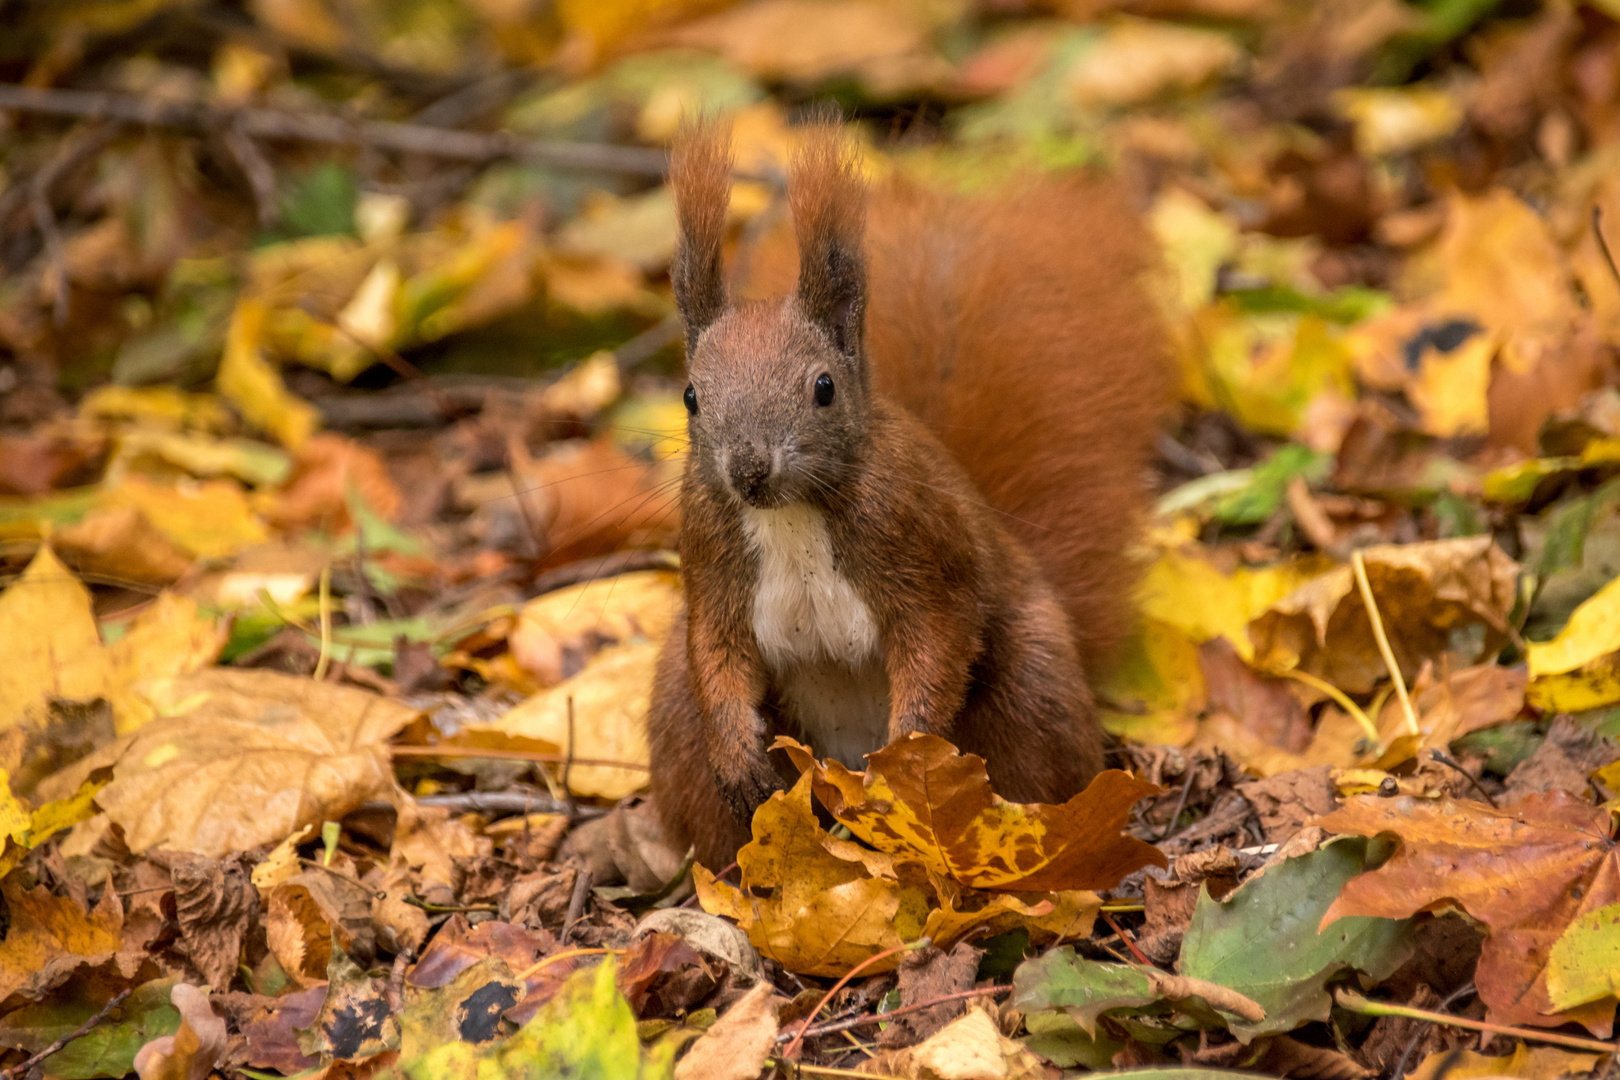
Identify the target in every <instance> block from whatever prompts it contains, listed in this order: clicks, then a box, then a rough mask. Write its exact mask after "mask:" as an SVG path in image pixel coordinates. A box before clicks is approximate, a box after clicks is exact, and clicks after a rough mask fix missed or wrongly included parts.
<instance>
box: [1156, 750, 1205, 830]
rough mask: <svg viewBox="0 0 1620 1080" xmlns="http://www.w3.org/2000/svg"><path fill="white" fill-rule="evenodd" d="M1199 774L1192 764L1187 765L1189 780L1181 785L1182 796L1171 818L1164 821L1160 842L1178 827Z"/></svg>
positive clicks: (1177, 801)
mask: <svg viewBox="0 0 1620 1080" xmlns="http://www.w3.org/2000/svg"><path fill="white" fill-rule="evenodd" d="M1197 775H1198V772H1197V770H1195V769H1194V768H1193V767H1192V766H1191V765H1190V764H1189V765H1188V766H1187V782H1186V783H1184V784H1182V785H1181V797H1180V798H1179V799H1177V800H1176V809H1175V811H1174V812H1173V813H1172V814H1171V815H1170V820H1169V821H1167V822H1165V823H1164V831H1163V832H1162V833H1160V834H1159V843H1161V844H1162V843H1164V842H1165V841H1166V840H1168V839H1170V830H1172V829H1174V828H1175V827H1176V821H1177V819H1179V818H1180V817H1181V811H1182V810H1183V809H1184V808H1185V807H1186V805H1187V796H1188V795H1189V794H1191V793H1192V786H1193V778H1194V777H1196V776H1197Z"/></svg>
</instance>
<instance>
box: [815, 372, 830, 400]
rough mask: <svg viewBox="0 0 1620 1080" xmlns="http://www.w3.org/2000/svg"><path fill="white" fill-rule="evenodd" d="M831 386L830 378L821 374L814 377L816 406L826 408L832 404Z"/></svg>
mask: <svg viewBox="0 0 1620 1080" xmlns="http://www.w3.org/2000/svg"><path fill="white" fill-rule="evenodd" d="M832 397H833V384H832V376H831V375H827V374H821V375H817V376H816V404H817V405H820V406H822V407H826V406H828V405H831V404H832Z"/></svg>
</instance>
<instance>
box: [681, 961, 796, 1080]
mask: <svg viewBox="0 0 1620 1080" xmlns="http://www.w3.org/2000/svg"><path fill="white" fill-rule="evenodd" d="M781 1004H782V998H780V997H779V996H778V995H777V994H776V988H775V987H773V986H772V985H771V984H770V983H768V982H764V981H761V982H759V983H756V984H755V985H754V988H753V989H752V990H750V991H748V993H746V994H744V995H743V996H742V999H741V1000H739V1001H738V1002H737V1003H736V1004H735V1005H733V1006H732V1007H731V1008H730V1009H727V1010H726V1014H725V1015H724V1016H722V1017H721V1018H720V1019H719V1020H717V1021H715V1024H714V1026H713V1027H711V1028H710V1029H709V1030H708V1031H706V1032H704V1033H703V1035H702V1036H701V1037H699V1039H698V1040H697V1042H695V1043H693V1044H692V1048H691V1049H690V1050H688V1051H687V1052H686V1056H685V1057H683V1058H682V1059H681V1060H680V1062H679V1064H677V1065H676V1066H675V1080H753V1077H756V1076H758V1075H759V1073H760V1070H761V1069H763V1068H764V1067H765V1059H766V1058H768V1057H769V1056H770V1054H771V1051H772V1050H773V1049H774V1048H775V1045H776V1010H777V1008H778V1007H779V1006H780V1005H781Z"/></svg>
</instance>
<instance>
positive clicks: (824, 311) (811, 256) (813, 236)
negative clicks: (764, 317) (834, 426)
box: [788, 121, 866, 361]
mask: <svg viewBox="0 0 1620 1080" xmlns="http://www.w3.org/2000/svg"><path fill="white" fill-rule="evenodd" d="M788 202H789V205H790V206H791V207H792V210H793V231H794V233H795V235H796V236H797V238H798V242H799V292H798V297H799V304H800V306H801V307H803V308H804V311H805V313H806V314H807V315H809V316H810V318H811V319H812V320H814V321H815V322H816V324H817V325H819V326H820V327H821V328H822V329H823V330H825V331H826V332H827V335H828V336H829V337H831V338H832V340H833V344H834V345H835V346H837V348H838V351H839V352H841V353H843V354H844V355H845V356H847V357H849V358H850V359H851V360H852V361H858V360H859V359H860V355H861V329H862V320H863V319H864V318H865V315H866V254H865V251H864V249H863V246H862V236H863V235H864V233H865V231H866V185H865V183H864V182H863V181H862V180H861V175H860V170H859V166H858V164H857V163H856V160H855V152H854V148H853V147H852V146H851V144H850V140H849V137H848V136H847V135H846V134H845V133H844V132H843V130H842V129H841V128H840V127H839V126H838V125H837V124H836V123H832V122H827V121H820V122H817V123H815V124H813V125H811V126H810V127H808V128H807V129H806V131H805V135H804V140H803V142H802V143H801V145H800V148H799V152H798V153H797V154H796V155H795V156H794V160H793V168H792V171H791V172H790V173H789V176H788Z"/></svg>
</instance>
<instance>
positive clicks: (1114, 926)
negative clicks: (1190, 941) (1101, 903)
mask: <svg viewBox="0 0 1620 1080" xmlns="http://www.w3.org/2000/svg"><path fill="white" fill-rule="evenodd" d="M1097 914H1098V915H1101V916H1102V921H1103V922H1105V923H1107V924H1108V929H1110V930H1112V931H1113V932H1114V936H1115V937H1117V938H1119V940H1121V941H1123V942H1124V943H1125V947H1126V948H1127V949H1129V950H1131V955H1132V956H1134V957H1136V962H1137V963H1138V964H1142V965H1143V966H1145V967H1150V968H1151V967H1156V965H1155V964H1154V963H1153V961H1151V960H1149V959H1148V958H1147V957H1146V956H1143V955H1142V950H1141V949H1138V948H1137V947H1136V942H1134V941H1132V940H1131V939H1130V938H1128V937H1126V936H1125V931H1123V930H1121V929H1120V928H1119V924H1118V923H1117V922H1115V921H1114V917H1113V916H1112V915H1110V914H1108V912H1106V911H1098V912H1097Z"/></svg>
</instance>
